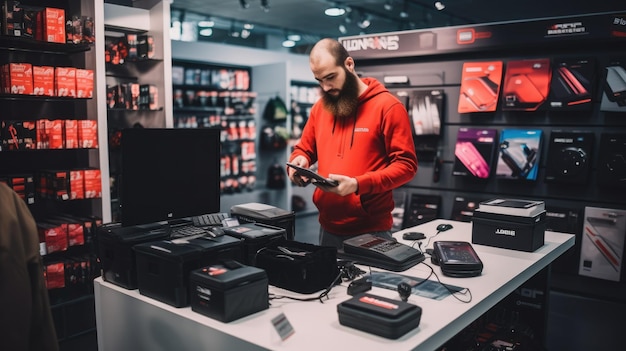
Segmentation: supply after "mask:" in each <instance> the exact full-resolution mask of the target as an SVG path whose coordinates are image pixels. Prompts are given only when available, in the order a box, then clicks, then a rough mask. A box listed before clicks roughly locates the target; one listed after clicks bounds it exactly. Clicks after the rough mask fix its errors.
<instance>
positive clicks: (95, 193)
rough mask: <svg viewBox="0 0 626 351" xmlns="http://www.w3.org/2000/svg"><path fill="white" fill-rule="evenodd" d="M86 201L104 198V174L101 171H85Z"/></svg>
mask: <svg viewBox="0 0 626 351" xmlns="http://www.w3.org/2000/svg"><path fill="white" fill-rule="evenodd" d="M83 179H84V184H83V186H84V189H85V199H97V198H101V197H102V173H101V172H100V170H99V169H95V168H94V169H85V170H83Z"/></svg>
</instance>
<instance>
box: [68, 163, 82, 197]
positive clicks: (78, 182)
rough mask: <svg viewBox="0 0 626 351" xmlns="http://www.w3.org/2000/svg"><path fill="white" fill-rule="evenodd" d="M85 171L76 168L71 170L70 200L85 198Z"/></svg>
mask: <svg viewBox="0 0 626 351" xmlns="http://www.w3.org/2000/svg"><path fill="white" fill-rule="evenodd" d="M84 175H85V173H84V171H83V170H82V169H75V170H71V171H70V200H76V199H84V198H85V180H84V179H83V178H84Z"/></svg>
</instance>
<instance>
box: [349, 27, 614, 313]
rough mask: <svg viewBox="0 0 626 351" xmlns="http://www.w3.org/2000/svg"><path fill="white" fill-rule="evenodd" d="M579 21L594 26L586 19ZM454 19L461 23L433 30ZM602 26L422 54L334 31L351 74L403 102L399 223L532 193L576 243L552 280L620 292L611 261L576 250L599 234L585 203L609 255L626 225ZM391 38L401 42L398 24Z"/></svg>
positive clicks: (572, 287)
mask: <svg viewBox="0 0 626 351" xmlns="http://www.w3.org/2000/svg"><path fill="white" fill-rule="evenodd" d="M622 17H623V16H622ZM570 20H571V21H572V22H575V21H574V20H573V19H570ZM592 20H594V21H596V22H600V21H599V19H597V18H592ZM609 20H610V19H609ZM563 22H566V21H565V20H563ZM567 23H569V22H567ZM580 23H585V24H588V23H590V21H589V22H586V21H585V19H584V18H583V19H580ZM594 23H595V22H594ZM527 25H528V26H529V28H532V27H533V26H535V25H538V26H539V31H538V32H539V33H541V32H542V28H549V26H548V25H547V24H545V23H538V24H533V23H530V24H527ZM544 26H545V27H544ZM474 29H475V30H476V31H478V30H479V29H480V30H482V31H483V32H484V33H490V34H491V36H492V37H494V38H498V37H500V36H501V35H502V34H506V33H509V31H508V30H507V27H506V26H505V25H501V26H494V27H480V28H478V27H477V28H474ZM583 29H584V28H583ZM587 29H588V30H589V31H590V32H593V33H594V34H595V35H598V34H597V33H598V31H595V32H594V31H592V30H591V29H592V26H591V25H589V27H588V28H587ZM455 30H456V31H457V32H459V33H461V32H464V31H467V30H469V29H468V28H460V29H455V28H450V29H445V30H444V31H455ZM548 32H549V31H548ZM600 32H601V31H600ZM429 33H434V34H435V35H436V34H438V33H437V30H434V31H430V32H429ZM602 33H604V32H602ZM606 33H607V36H606V37H604V38H601V39H598V40H589V36H587V37H585V36H580V37H577V38H571V37H567V36H566V37H564V38H562V39H558V40H555V41H553V42H543V41H542V40H544V39H542V38H539V39H537V40H536V43H535V42H534V37H533V35H534V32H533V31H528V38H525V39H524V40H516V38H514V37H511V38H512V39H511V42H509V43H507V44H502V43H498V44H497V45H496V44H494V45H492V46H489V45H487V44H482V43H481V44H479V45H477V46H469V47H460V48H455V49H449V50H446V49H441V50H440V51H437V50H430V49H429V50H427V51H425V53H424V54H419V53H418V52H412V51H408V53H407V52H406V51H403V50H402V46H400V49H399V50H397V51H396V52H394V51H391V50H387V51H385V50H384V46H379V47H376V46H373V45H372V46H369V47H367V49H363V50H360V49H361V48H364V47H366V46H357V45H356V44H355V43H359V42H360V41H359V40H360V39H363V38H359V37H355V38H342V40H344V45H346V46H347V47H349V48H350V47H352V48H353V49H354V51H353V56H355V59H356V62H357V70H358V71H359V73H360V74H361V75H363V76H373V77H376V78H378V79H380V80H381V81H384V82H386V85H387V87H388V88H389V89H390V90H391V91H392V92H393V93H394V94H396V95H397V96H398V97H399V98H400V99H401V101H403V102H404V103H405V104H406V106H407V110H408V111H409V115H410V118H411V120H412V123H413V126H414V133H415V145H416V151H417V153H418V159H419V169H418V174H417V175H416V177H415V178H414V179H413V180H412V181H411V182H410V183H408V184H406V185H405V186H403V187H402V188H400V189H398V190H397V191H396V193H397V198H398V199H400V200H399V203H402V202H404V205H403V208H402V210H403V212H404V215H403V219H404V221H403V225H402V226H403V227H407V226H411V225H415V224H419V223H423V222H425V221H428V220H431V219H433V218H450V219H456V220H463V221H471V219H472V211H473V209H474V208H475V207H476V206H477V204H478V202H480V201H482V200H487V199H490V198H494V197H513V198H523V199H537V200H543V201H545V203H546V208H547V210H548V227H549V228H548V229H550V230H555V231H562V232H570V233H575V234H576V242H577V243H576V245H575V247H574V248H572V249H571V250H570V251H568V253H567V254H566V255H564V256H563V257H562V258H560V259H559V260H557V262H555V264H554V265H553V270H552V271H553V273H554V274H553V279H552V284H553V288H557V289H561V290H563V291H567V292H573V293H575V294H581V295H584V296H594V297H601V298H608V299H610V300H614V301H621V302H623V301H624V299H623V296H624V294H623V292H624V289H625V288H626V287H625V284H624V269H623V267H621V271H620V270H619V269H618V271H617V273H615V272H613V274H612V277H611V278H606V276H603V275H602V274H600V273H599V274H588V273H587V272H588V271H589V269H588V268H589V267H587V265H590V261H589V260H588V259H587V258H584V257H583V256H584V254H581V251H583V252H584V250H585V249H586V248H585V244H587V241H588V240H590V239H589V238H594V237H595V238H596V239H597V240H599V239H598V237H597V236H595V235H596V234H598V233H597V231H596V232H595V233H594V228H592V227H591V226H590V225H589V221H588V217H589V216H590V215H589V211H590V210H592V209H597V211H596V212H598V213H596V215H595V216H596V217H605V219H606V220H607V222H610V223H611V225H612V226H613V228H609V229H604V234H605V236H607V237H609V236H610V238H608V241H607V242H608V244H607V245H611V247H610V250H613V249H614V250H615V252H614V255H612V254H609V256H608V257H607V258H608V259H609V260H613V261H615V260H618V259H619V257H623V253H624V244H623V242H624V236H626V229H625V228H624V227H623V224H622V223H621V222H620V220H618V218H621V217H622V216H623V215H622V214H623V211H624V210H625V209H626V202H625V201H624V198H623V196H622V193H623V192H624V189H625V184H624V181H623V179H624V176H626V174H625V173H624V159H623V155H624V151H626V150H625V149H624V147H625V144H624V136H625V135H626V119H625V118H624V116H626V110H624V108H623V107H621V106H620V101H623V100H620V98H619V94H618V95H617V96H613V95H610V94H611V93H608V92H612V91H613V90H611V89H610V87H609V84H610V83H611V81H612V80H615V78H612V76H611V75H610V72H611V69H612V68H610V67H615V66H619V67H621V64H620V65H618V64H617V63H616V62H623V58H624V57H626V51H624V49H623V48H624V46H623V44H624V43H623V37H621V36H613V35H614V34H608V33H609V32H606ZM611 33H615V31H613V32H611ZM439 34H440V35H439V36H438V37H439V38H444V37H443V36H442V35H441V34H442V33H439ZM421 35H423V33H422V32H419V31H418V32H416V33H407V34H406V36H407V37H409V38H416V37H420V36H421ZM395 39H396V40H397V39H399V40H398V41H399V42H400V43H401V44H402V43H403V42H404V43H407V42H408V40H405V39H406V38H404V37H402V35H400V36H399V38H398V37H395ZM444 39H445V38H444ZM444 39H442V40H444ZM447 39H450V38H447ZM457 39H458V37H457ZM378 40H379V41H378V43H385V41H383V38H381V37H379V38H378ZM387 40H390V37H389V36H387ZM403 40H405V41H403ZM516 41H519V45H516V44H517V43H516ZM363 42H366V41H362V42H361V43H363ZM372 42H374V43H375V42H376V41H370V43H372ZM387 43H389V41H387ZM414 43H415V42H412V43H411V44H414ZM531 44H533V45H531ZM351 45H352V46H351ZM442 46H443V45H440V47H442ZM411 47H414V46H411ZM355 48H357V49H355ZM432 48H433V47H431V49H432ZM368 49H369V50H368ZM418 51H419V50H418ZM383 56H384V57H383ZM620 58H621V59H620ZM468 66H469V67H472V68H470V69H468ZM523 67H526V68H523ZM540 70H543V72H542V73H538V71H540ZM472 72H479V73H480V74H476V73H473V74H471V73H472ZM568 72H569V73H570V74H569V75H568V74H567V73H568ZM571 72H574V74H575V75H576V76H574V75H573V74H571ZM533 74H534V75H535V76H533ZM538 76H542V78H537V77H538ZM616 77H617V76H616ZM485 78H488V79H485ZM526 80H527V81H526ZM398 81H400V82H401V83H397V82H398ZM572 82H573V83H572ZM528 83H532V85H530V86H527V87H525V86H524V84H528ZM617 90H619V89H617ZM609 98H610V99H609ZM606 100H613V102H614V103H612V104H608V103H607V101H606ZM621 105H623V103H621ZM477 133H478V134H477ZM468 134H472V135H473V136H470V137H468ZM468 144H469V145H468ZM507 146H510V147H509V148H508V149H507ZM479 161H480V162H479ZM590 228H591V229H590ZM602 230H603V229H599V231H602ZM590 241H593V239H591V240H590ZM600 259H601V258H600ZM596 265H598V263H597V262H596ZM621 265H622V263H621V262H619V264H618V266H621ZM613 268H616V267H613Z"/></svg>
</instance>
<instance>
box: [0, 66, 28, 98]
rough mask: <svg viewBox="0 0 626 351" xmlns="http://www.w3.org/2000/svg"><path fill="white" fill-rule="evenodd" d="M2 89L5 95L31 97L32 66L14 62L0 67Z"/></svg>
mask: <svg viewBox="0 0 626 351" xmlns="http://www.w3.org/2000/svg"><path fill="white" fill-rule="evenodd" d="M2 71H3V72H2V74H3V75H4V79H3V84H2V89H3V92H4V93H5V94H20V95H31V94H32V93H33V66H32V65H31V64H30V63H24V62H21V63H20V62H15V63H7V64H5V65H3V66H2Z"/></svg>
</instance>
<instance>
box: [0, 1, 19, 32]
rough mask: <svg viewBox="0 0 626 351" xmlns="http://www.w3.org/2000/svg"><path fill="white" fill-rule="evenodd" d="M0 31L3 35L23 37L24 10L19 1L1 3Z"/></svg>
mask: <svg viewBox="0 0 626 351" xmlns="http://www.w3.org/2000/svg"><path fill="white" fill-rule="evenodd" d="M1 17H2V23H1V26H0V29H2V34H3V35H8V36H13V37H21V36H22V35H24V28H23V26H24V9H23V8H22V6H21V5H20V1H16V0H7V1H3V3H2V15H1Z"/></svg>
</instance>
